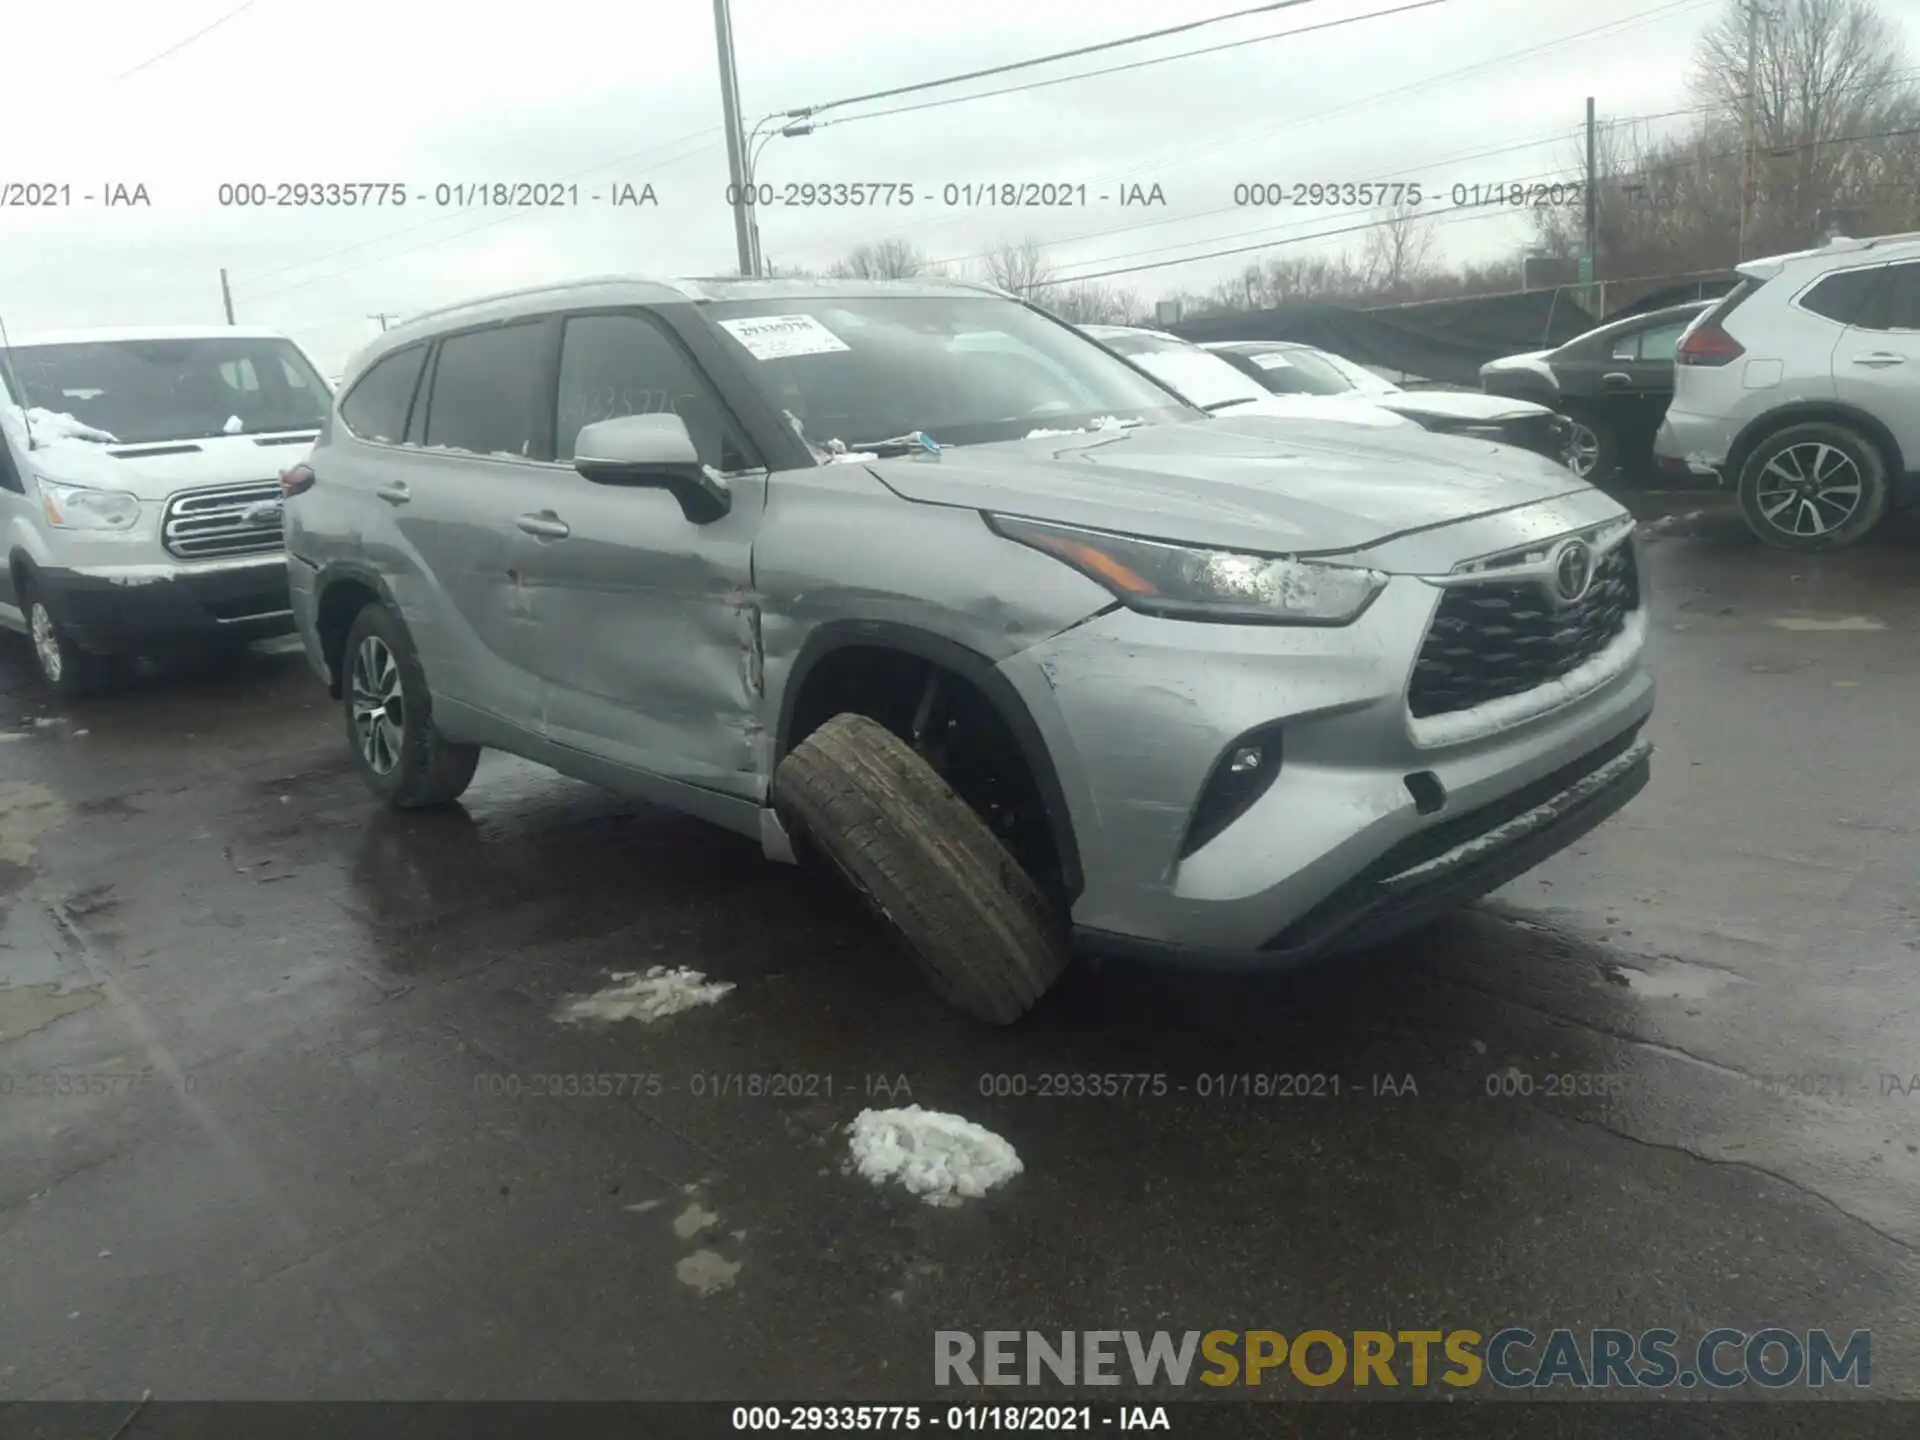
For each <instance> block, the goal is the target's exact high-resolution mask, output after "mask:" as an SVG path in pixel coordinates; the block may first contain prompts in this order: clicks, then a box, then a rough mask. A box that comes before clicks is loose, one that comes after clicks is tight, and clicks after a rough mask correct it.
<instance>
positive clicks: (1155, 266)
mask: <svg viewBox="0 0 1920 1440" xmlns="http://www.w3.org/2000/svg"><path fill="white" fill-rule="evenodd" d="M1910 135H1920V125H1913V126H1906V127H1904V128H1901V129H1896V130H1875V131H1869V132H1866V133H1863V134H1859V135H1833V136H1828V137H1827V138H1825V139H1820V140H1803V141H1800V142H1798V143H1797V144H1793V145H1782V146H1774V147H1772V148H1771V149H1770V151H1769V152H1768V153H1769V154H1770V156H1771V157H1772V158H1776V159H1777V158H1779V157H1780V156H1782V155H1790V154H1794V153H1795V152H1797V151H1800V150H1808V149H1818V148H1819V147H1821V146H1824V145H1850V144H1856V143H1858V142H1860V141H1864V140H1892V139H1899V138H1903V137H1906V136H1910ZM1742 153H1744V147H1736V148H1734V149H1731V150H1723V151H1717V152H1713V153H1710V154H1707V155H1702V156H1693V157H1688V158H1689V159H1691V160H1701V159H1704V160H1717V159H1726V158H1727V157H1729V156H1733V155H1739V154H1742ZM1559 173H1563V172H1559V171H1552V172H1544V173H1543V174H1541V175H1536V176H1530V177H1525V178H1527V179H1530V180H1538V179H1545V178H1549V177H1550V176H1551V175H1554V174H1559ZM1646 173H1647V172H1646V171H1630V172H1625V173H1623V174H1618V175H1609V176H1607V177H1605V179H1606V181H1607V182H1608V183H1612V184H1619V183H1621V182H1623V181H1624V180H1625V179H1626V178H1627V177H1628V176H1629V175H1644V174H1646ZM1516 178H1520V177H1516ZM1448 208H1449V210H1460V209H1471V210H1472V211H1473V212H1475V213H1471V214H1467V215H1460V216H1456V217H1455V218H1453V219H1451V220H1441V221H1440V223H1442V224H1457V223H1459V221H1461V220H1468V219H1481V218H1485V217H1490V216H1494V215H1505V214H1511V213H1512V207H1508V206H1473V207H1463V206H1450V207H1448ZM1446 213H1447V212H1446V211H1436V212H1434V215H1435V217H1436V218H1437V217H1438V216H1441V215H1444V214H1446ZM1399 218H1400V217H1395V216H1388V217H1385V218H1380V219H1374V220H1370V221H1366V222H1364V223H1362V224H1358V225H1345V226H1341V227H1340V228H1338V229H1334V230H1321V231H1316V232H1315V233H1314V234H1311V235H1295V236H1289V237H1287V238H1286V239H1282V240H1270V241H1266V242H1265V243H1262V244H1257V245H1241V246H1236V247H1234V248H1231V249H1227V250H1212V251H1208V252H1206V253H1205V254H1201V255H1184V256H1176V257H1175V258H1173V259H1171V260H1156V261H1152V262H1150V263H1148V264H1144V265H1126V266H1120V267H1117V268H1115V269H1111V270H1096V271H1092V272H1090V273H1087V274H1081V275H1060V276H1050V277H1048V278H1047V279H1046V280H1044V281H1041V282H1039V286H1040V287H1048V286H1054V285H1072V284H1077V283H1079V282H1080V281H1083V280H1105V279H1108V278H1109V277H1111V276H1114V275H1132V274H1137V273H1139V272H1141V271H1145V270H1164V269H1167V268H1169V267H1171V266H1175V265H1190V264H1197V263H1198V262H1200V261H1203V260H1220V259H1226V258H1228V257H1230V256H1234V255H1248V254H1252V253H1254V252H1256V251H1260V250H1275V249H1279V248H1280V247H1281V246H1283V245H1295V244H1304V243H1306V242H1308V241H1312V240H1327V239H1332V238H1334V237H1336V236H1341V235H1355V234H1359V233H1361V232H1362V231H1366V230H1376V229H1379V228H1380V227H1382V226H1384V225H1392V224H1395V223H1397V221H1398V220H1399ZM1421 218H1426V217H1421ZM1190 243H1193V244H1204V243H1209V242H1204V241H1193V242H1190ZM1166 248H1169V249H1171V248H1173V247H1171V246H1169V247H1166ZM1139 253H1143V254H1145V253H1151V252H1145V251H1143V252H1139ZM1112 258H1115V259H1119V258H1124V257H1119V256H1115V257H1112ZM1086 263H1092V264H1100V263H1104V262H1101V261H1092V262H1086ZM1036 288H1039V287H1036Z"/></svg>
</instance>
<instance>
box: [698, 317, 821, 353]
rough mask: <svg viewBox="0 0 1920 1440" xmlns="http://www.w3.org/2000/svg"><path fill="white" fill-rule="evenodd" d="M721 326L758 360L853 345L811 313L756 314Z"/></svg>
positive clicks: (728, 321) (724, 322)
mask: <svg viewBox="0 0 1920 1440" xmlns="http://www.w3.org/2000/svg"><path fill="white" fill-rule="evenodd" d="M720 328H721V329H722V330H725V331H726V332H727V333H728V334H729V335H731V336H733V338H734V339H736V340H738V341H739V342H740V343H741V344H742V345H744V346H746V347H747V353H748V354H750V355H752V356H753V358H754V359H756V360H785V359H788V358H790V357H792V356H795V355H831V354H832V353H833V352H834V351H836V350H847V349H850V348H851V347H850V346H849V345H848V344H847V342H846V341H844V340H842V339H841V338H840V337H839V336H838V335H836V334H834V333H833V332H832V331H831V330H829V329H827V327H826V326H824V325H822V324H821V323H820V322H819V321H818V320H816V319H814V318H813V316H811V315H757V316H755V317H753V318H752V319H749V320H722V321H721V322H720Z"/></svg>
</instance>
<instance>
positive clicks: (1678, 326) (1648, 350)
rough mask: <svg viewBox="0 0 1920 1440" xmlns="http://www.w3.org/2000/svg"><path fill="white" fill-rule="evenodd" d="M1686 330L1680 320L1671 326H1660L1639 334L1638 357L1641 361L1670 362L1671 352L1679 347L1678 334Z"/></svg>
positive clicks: (1684, 322) (1683, 322)
mask: <svg viewBox="0 0 1920 1440" xmlns="http://www.w3.org/2000/svg"><path fill="white" fill-rule="evenodd" d="M1686 328H1687V322H1686V321H1684V320H1682V321H1679V322H1677V323H1675V324H1672V325H1660V326H1657V327H1655V328H1654V329H1652V330H1642V331H1641V332H1640V355H1639V358H1640V359H1642V360H1671V359H1673V352H1674V351H1675V350H1677V349H1678V348H1679V347H1680V333H1681V332H1682V331H1683V330H1685V329H1686Z"/></svg>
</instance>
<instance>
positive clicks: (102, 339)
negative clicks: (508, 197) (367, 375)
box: [0, 326, 333, 695]
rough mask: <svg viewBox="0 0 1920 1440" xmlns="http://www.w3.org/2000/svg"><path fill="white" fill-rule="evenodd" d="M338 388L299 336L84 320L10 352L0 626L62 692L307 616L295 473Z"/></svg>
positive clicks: (0, 488) (1, 414)
mask: <svg viewBox="0 0 1920 1440" xmlns="http://www.w3.org/2000/svg"><path fill="white" fill-rule="evenodd" d="M332 404H333V397H332V394H331V392H330V391H329V390H328V388H327V384H326V382H325V381H324V380H322V379H321V378H320V374H319V372H318V371H317V370H315V369H314V367H313V364H312V362H311V361H310V360H308V359H307V357H306V356H305V355H304V354H303V353H301V351H300V348H299V347H298V346H296V345H295V344H294V343H293V342H292V341H291V340H289V339H287V338H286V336H284V335H280V334H278V333H276V332H274V331H271V330H255V329H249V328H245V327H239V326H204V327H194V326H172V327H167V328H161V329H124V328H123V329H114V330H80V331H67V332H63V333H60V334H48V335H39V336H20V335H16V336H14V337H13V343H12V344H11V345H10V346H8V347H6V348H3V349H0V527H4V530H5V535H6V569H5V571H4V572H3V573H0V626H4V627H6V628H8V629H14V630H22V631H25V632H26V633H27V634H28V635H29V636H30V637H31V639H32V641H33V654H34V659H35V661H36V662H37V663H38V664H39V667H40V674H41V677H42V678H43V679H44V680H45V681H46V682H47V684H48V685H49V686H50V687H51V688H52V689H53V690H54V691H55V692H57V693H60V694H63V695H71V694H77V693H81V692H83V691H87V690H92V689H95V688H98V687H99V686H100V685H101V684H103V683H104V682H106V681H108V680H110V679H111V678H113V675H114V674H115V673H116V671H117V670H118V668H119V667H118V666H117V665H116V664H115V661H116V660H118V659H119V658H122V657H124V656H127V655H130V654H139V653H152V652H154V651H156V650H163V649H170V648H173V647H174V646H176V645H178V644H181V643H182V642H187V643H193V644H198V643H202V642H205V641H208V640H217V641H243V640H254V639H261V638H264V637H267V636H271V635H283V634H286V633H288V632H289V631H291V630H292V628H293V612H292V608H291V606H290V605H289V603H288V599H287V562H286V548H285V545H284V542H283V541H282V538H281V523H280V521H281V508H280V507H281V499H282V496H281V490H280V472H281V471H282V470H284V469H286V468H287V467H288V466H290V465H292V464H294V463H295V462H297V461H300V460H303V459H305V458H306V455H307V452H308V451H309V450H311V449H312V448H313V441H314V439H315V437H316V436H317V435H318V434H319V433H320V427H321V425H322V424H324V423H325V421H326V418H327V415H328V413H329V411H330V410H331V408H332Z"/></svg>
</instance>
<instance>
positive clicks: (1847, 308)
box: [1800, 268, 1884, 328]
mask: <svg viewBox="0 0 1920 1440" xmlns="http://www.w3.org/2000/svg"><path fill="white" fill-rule="evenodd" d="M1883 273H1884V271H1882V270H1880V269H1877V268H1876V269H1872V270H1842V271H1840V272H1839V273H1838V274H1837V275H1829V276H1827V277H1826V278H1825V279H1824V280H1821V281H1819V282H1817V283H1816V284H1815V285H1814V287H1813V288H1812V289H1811V290H1809V291H1808V292H1807V293H1806V294H1804V295H1802V296H1801V297H1800V308H1801V309H1802V310H1811V311H1812V312H1813V313H1814V314H1816V315H1824V316H1826V317H1827V319H1829V320H1838V321H1839V322H1840V323H1841V324H1842V325H1869V328H1871V325H1870V320H1871V317H1869V316H1868V315H1867V300H1868V298H1869V297H1870V296H1871V295H1872V294H1873V287H1874V285H1875V284H1876V283H1878V281H1879V279H1880V277H1881V275H1882V274H1883Z"/></svg>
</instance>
